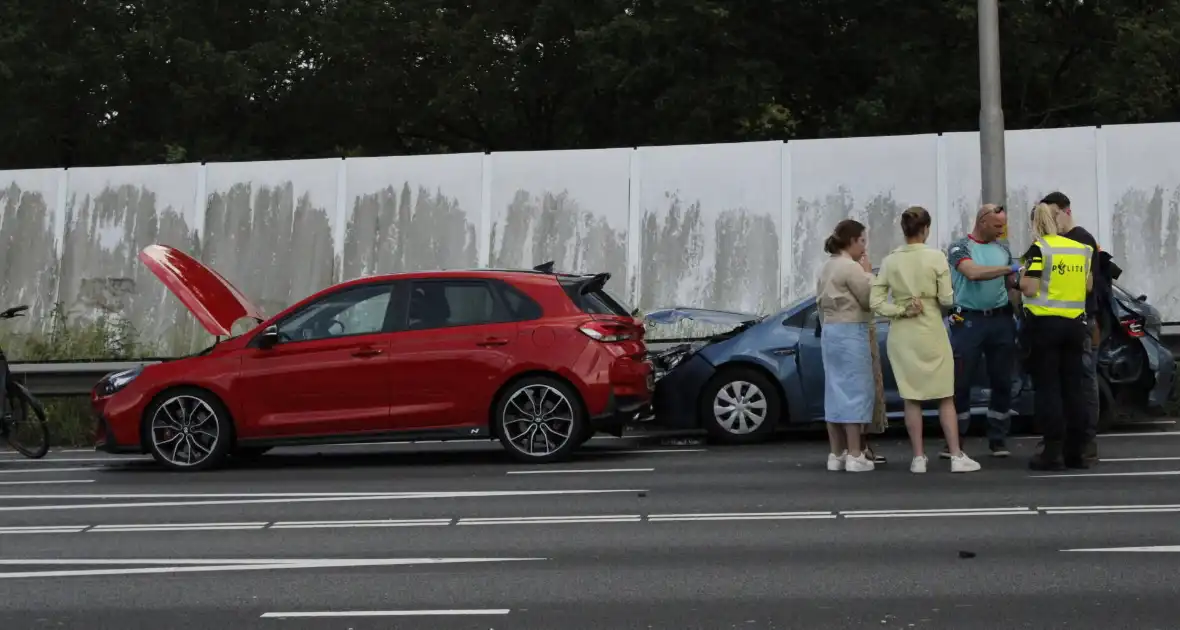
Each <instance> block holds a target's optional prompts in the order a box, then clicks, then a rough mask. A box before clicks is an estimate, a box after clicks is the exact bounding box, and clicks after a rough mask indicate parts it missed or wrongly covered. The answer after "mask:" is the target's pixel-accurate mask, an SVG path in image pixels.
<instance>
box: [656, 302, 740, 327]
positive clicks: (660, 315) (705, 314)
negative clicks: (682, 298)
mask: <svg viewBox="0 0 1180 630" xmlns="http://www.w3.org/2000/svg"><path fill="white" fill-rule="evenodd" d="M643 318H644V319H646V320H648V321H652V322H655V323H657V324H675V323H676V322H679V321H683V320H686V319H687V320H689V321H694V322H700V323H702V324H716V325H718V326H740V325H741V324H745V323H748V322H757V321H761V320H762V316H761V315H754V314H753V313H739V312H736V311H714V310H710V309H705V308H686V307H683V306H673V307H671V308H661V309H656V310H654V311H651V312H650V313H647V314H645V315H644V316H643Z"/></svg>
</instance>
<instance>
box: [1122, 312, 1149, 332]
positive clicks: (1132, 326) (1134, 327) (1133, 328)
mask: <svg viewBox="0 0 1180 630" xmlns="http://www.w3.org/2000/svg"><path fill="white" fill-rule="evenodd" d="M1119 323H1120V324H1122V325H1123V330H1125V331H1126V332H1127V334H1128V335H1130V336H1132V337H1142V336H1143V334H1144V333H1143V319H1142V318H1139V317H1136V316H1135V315H1128V316H1127V317H1124V318H1122V319H1120V320H1119Z"/></svg>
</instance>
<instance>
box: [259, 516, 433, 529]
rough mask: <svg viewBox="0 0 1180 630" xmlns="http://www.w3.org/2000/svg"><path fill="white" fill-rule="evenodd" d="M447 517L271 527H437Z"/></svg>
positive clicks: (293, 523) (276, 525) (284, 523)
mask: <svg viewBox="0 0 1180 630" xmlns="http://www.w3.org/2000/svg"><path fill="white" fill-rule="evenodd" d="M453 520H454V519H449V518H411V519H401V520H398V519H387V520H383V521H279V522H275V523H272V524H271V526H270V528H271V529H335V528H356V527H437V526H441V525H450V524H451V522H452V521H453Z"/></svg>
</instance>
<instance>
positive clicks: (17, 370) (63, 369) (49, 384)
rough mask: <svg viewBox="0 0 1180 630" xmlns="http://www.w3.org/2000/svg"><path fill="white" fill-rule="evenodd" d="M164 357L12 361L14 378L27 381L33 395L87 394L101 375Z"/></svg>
mask: <svg viewBox="0 0 1180 630" xmlns="http://www.w3.org/2000/svg"><path fill="white" fill-rule="evenodd" d="M162 360H163V359H138V360H135V361H75V362H69V361H48V362H44V363H9V364H8V369H9V371H10V372H12V377H13V378H14V379H15V380H17V381H20V382H21V383H23V384H24V386H25V387H27V388H28V389H29V391H30V392H32V394H33V395H34V396H38V397H41V396H45V397H51V396H87V395H89V394H90V390H92V389H94V386H95V384H97V383H98V380H99V379H101V378H102V377H104V376H106V375H107V374H110V373H111V372H119V371H121V370H128V369H131V368H134V367H139V366H141V365H150V364H152V363H159V362H161V361H162Z"/></svg>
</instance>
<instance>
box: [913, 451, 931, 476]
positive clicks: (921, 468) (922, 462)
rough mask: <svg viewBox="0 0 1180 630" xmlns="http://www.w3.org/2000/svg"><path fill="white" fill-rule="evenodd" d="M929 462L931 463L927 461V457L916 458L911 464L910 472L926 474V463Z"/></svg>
mask: <svg viewBox="0 0 1180 630" xmlns="http://www.w3.org/2000/svg"><path fill="white" fill-rule="evenodd" d="M927 461H929V460H927V458H926V456H925V455H919V456H918V457H915V458H914V461H912V462H910V472H912V473H924V472H926V462H927Z"/></svg>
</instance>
